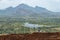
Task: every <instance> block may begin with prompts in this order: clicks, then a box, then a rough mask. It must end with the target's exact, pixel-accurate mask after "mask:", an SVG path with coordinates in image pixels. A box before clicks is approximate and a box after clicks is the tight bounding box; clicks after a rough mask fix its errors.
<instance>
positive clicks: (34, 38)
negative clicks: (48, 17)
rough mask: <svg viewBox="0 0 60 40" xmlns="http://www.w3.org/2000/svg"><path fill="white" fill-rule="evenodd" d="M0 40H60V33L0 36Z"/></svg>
mask: <svg viewBox="0 0 60 40" xmlns="http://www.w3.org/2000/svg"><path fill="white" fill-rule="evenodd" d="M0 40H60V32H56V33H41V32H40V33H38V32H35V33H32V34H8V35H0Z"/></svg>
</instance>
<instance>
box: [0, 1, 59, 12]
mask: <svg viewBox="0 0 60 40" xmlns="http://www.w3.org/2000/svg"><path fill="white" fill-rule="evenodd" d="M21 3H25V4H27V5H29V6H32V7H35V6H40V7H44V8H47V9H48V10H51V11H55V12H60V0H0V9H5V8H7V7H10V6H12V7H16V6H18V5H19V4H21Z"/></svg>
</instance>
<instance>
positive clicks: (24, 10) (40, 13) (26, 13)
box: [0, 4, 60, 17]
mask: <svg viewBox="0 0 60 40" xmlns="http://www.w3.org/2000/svg"><path fill="white" fill-rule="evenodd" d="M59 14H60V12H52V11H49V10H48V9H45V8H42V7H38V6H36V7H31V6H28V5H26V4H20V5H18V6H17V7H15V8H13V7H9V8H6V9H5V10H0V17H2V16H6V17H60V15H59Z"/></svg>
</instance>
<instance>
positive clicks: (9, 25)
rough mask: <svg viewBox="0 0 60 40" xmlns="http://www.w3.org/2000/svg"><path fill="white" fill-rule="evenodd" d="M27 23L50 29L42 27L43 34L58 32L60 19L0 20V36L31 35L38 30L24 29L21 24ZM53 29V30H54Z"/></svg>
mask: <svg viewBox="0 0 60 40" xmlns="http://www.w3.org/2000/svg"><path fill="white" fill-rule="evenodd" d="M25 22H29V23H32V24H39V25H48V26H52V27H49V28H48V27H42V28H40V30H42V31H45V32H59V31H60V30H58V29H56V28H60V18H0V34H19V33H31V32H33V31H36V30H38V28H36V29H35V30H34V28H29V27H24V26H23V24H24V23H25ZM54 28H55V29H54Z"/></svg>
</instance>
